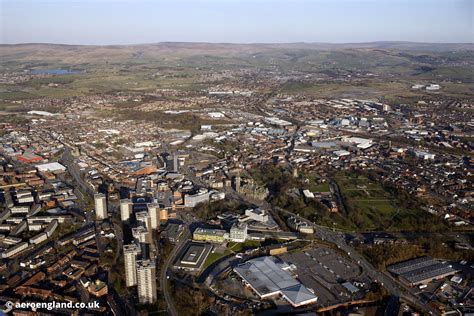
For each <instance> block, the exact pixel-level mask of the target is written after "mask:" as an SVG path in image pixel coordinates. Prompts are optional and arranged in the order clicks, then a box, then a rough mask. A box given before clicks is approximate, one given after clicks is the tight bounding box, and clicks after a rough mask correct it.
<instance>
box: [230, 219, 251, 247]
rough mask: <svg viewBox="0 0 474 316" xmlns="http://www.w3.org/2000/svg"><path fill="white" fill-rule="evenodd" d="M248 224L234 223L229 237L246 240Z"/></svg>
mask: <svg viewBox="0 0 474 316" xmlns="http://www.w3.org/2000/svg"><path fill="white" fill-rule="evenodd" d="M247 229H248V226H247V224H245V223H234V225H232V227H231V228H230V233H229V239H230V240H231V241H234V242H244V241H245V240H246V239H247Z"/></svg>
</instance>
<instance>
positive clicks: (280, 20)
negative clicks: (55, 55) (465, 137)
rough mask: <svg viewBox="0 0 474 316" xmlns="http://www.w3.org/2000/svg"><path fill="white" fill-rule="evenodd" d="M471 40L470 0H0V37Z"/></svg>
mask: <svg viewBox="0 0 474 316" xmlns="http://www.w3.org/2000/svg"><path fill="white" fill-rule="evenodd" d="M372 41H413V42H439V43H473V42H474V0H0V43H1V44H14V43H58V44H94V45H110V44H114V45H115V44H140V43H157V42H220V43H293V42H309V43H315V42H327V43H356V42H372Z"/></svg>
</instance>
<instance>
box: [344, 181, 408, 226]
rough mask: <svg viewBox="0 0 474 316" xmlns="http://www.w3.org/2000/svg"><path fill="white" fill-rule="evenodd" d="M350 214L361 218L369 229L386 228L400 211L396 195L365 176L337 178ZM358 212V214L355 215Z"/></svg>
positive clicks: (361, 221)
mask: <svg viewBox="0 0 474 316" xmlns="http://www.w3.org/2000/svg"><path fill="white" fill-rule="evenodd" d="M335 180H336V182H337V184H338V185H339V188H340V190H341V194H342V196H343V199H344V203H345V205H346V208H347V209H348V211H349V213H352V214H349V216H351V215H352V216H353V218H354V219H356V220H359V221H360V223H356V224H362V223H363V224H364V226H366V227H367V228H368V229H378V228H382V227H383V228H385V227H387V226H390V225H391V222H392V219H393V217H394V216H396V215H397V214H398V212H399V209H398V207H397V200H396V197H394V196H392V195H391V194H390V193H389V192H387V191H385V190H384V188H383V187H382V186H381V185H380V184H378V183H375V182H372V181H370V180H369V179H367V178H365V177H360V176H359V177H344V176H339V177H336V178H335ZM354 214H356V215H354Z"/></svg>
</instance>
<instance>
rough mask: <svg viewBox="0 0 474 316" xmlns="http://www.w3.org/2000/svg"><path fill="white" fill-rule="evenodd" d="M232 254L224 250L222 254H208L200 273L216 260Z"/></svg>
mask: <svg viewBox="0 0 474 316" xmlns="http://www.w3.org/2000/svg"><path fill="white" fill-rule="evenodd" d="M231 253H232V252H231V251H230V250H229V249H226V250H225V251H224V252H223V253H217V252H215V253H210V254H209V256H207V258H206V261H204V265H203V268H202V271H204V270H206V269H207V267H209V266H210V265H211V264H213V263H214V262H216V261H217V260H219V259H221V258H223V257H225V256H228V255H230V254H231Z"/></svg>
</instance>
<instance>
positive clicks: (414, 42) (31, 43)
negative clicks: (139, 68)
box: [0, 40, 474, 47]
mask: <svg viewBox="0 0 474 316" xmlns="http://www.w3.org/2000/svg"><path fill="white" fill-rule="evenodd" d="M383 43H386V44H424V45H474V42H419V41H403V40H393V41H392V40H377V41H362V42H306V41H298V42H207V41H160V42H147V43H134V44H68V43H53V42H21V43H0V46H26V45H56V46H101V47H104V46H141V45H160V44H208V45H296V44H304V45H363V44H383Z"/></svg>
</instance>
